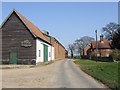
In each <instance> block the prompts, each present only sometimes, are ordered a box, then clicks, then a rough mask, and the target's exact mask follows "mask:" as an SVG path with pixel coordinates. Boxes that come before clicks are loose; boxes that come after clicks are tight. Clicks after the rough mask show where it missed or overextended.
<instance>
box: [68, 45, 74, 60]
mask: <svg viewBox="0 0 120 90" xmlns="http://www.w3.org/2000/svg"><path fill="white" fill-rule="evenodd" d="M68 50H69V51H70V54H71V58H73V56H74V55H73V53H74V50H75V46H74V44H69V45H68Z"/></svg>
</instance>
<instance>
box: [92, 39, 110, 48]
mask: <svg viewBox="0 0 120 90" xmlns="http://www.w3.org/2000/svg"><path fill="white" fill-rule="evenodd" d="M97 43H98V48H99V49H110V48H111V46H110V44H111V42H110V41H105V40H104V41H103V42H100V41H98V42H97ZM91 45H92V48H96V41H92V42H91Z"/></svg>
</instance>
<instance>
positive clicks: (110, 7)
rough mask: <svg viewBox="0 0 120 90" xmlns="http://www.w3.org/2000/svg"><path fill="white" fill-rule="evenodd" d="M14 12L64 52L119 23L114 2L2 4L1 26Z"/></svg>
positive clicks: (116, 4)
mask: <svg viewBox="0 0 120 90" xmlns="http://www.w3.org/2000/svg"><path fill="white" fill-rule="evenodd" d="M13 9H16V10H17V11H18V12H19V13H21V14H22V15H24V16H25V17H26V18H27V19H29V20H30V21H31V22H32V23H33V24H35V25H36V26H37V27H38V28H40V30H46V31H48V32H49V33H50V35H52V36H53V37H55V38H56V39H57V40H58V41H59V42H61V43H62V44H63V46H65V48H66V49H67V47H68V44H72V43H74V41H75V40H76V39H79V38H80V37H83V36H91V37H93V38H95V30H96V29H97V30H98V38H99V35H100V34H102V32H101V30H102V27H105V25H106V24H108V23H110V22H115V23H118V3H117V2H2V22H3V20H5V18H6V17H7V16H8V14H9V13H10V12H11V11H12V10H13Z"/></svg>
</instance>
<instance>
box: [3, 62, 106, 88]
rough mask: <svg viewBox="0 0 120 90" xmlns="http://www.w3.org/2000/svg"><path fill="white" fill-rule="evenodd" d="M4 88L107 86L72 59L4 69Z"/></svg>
mask: <svg viewBox="0 0 120 90" xmlns="http://www.w3.org/2000/svg"><path fill="white" fill-rule="evenodd" d="M2 88H106V86H104V85H103V84H102V83H99V82H97V81H96V80H94V79H93V78H92V77H90V76H89V75H87V74H85V73H84V72H82V71H81V70H80V69H79V67H78V66H77V65H75V64H74V63H73V61H72V60H59V61H56V62H54V63H51V64H48V65H43V66H41V65H40V66H39V65H37V66H36V67H32V68H20V69H19V68H16V69H3V70H2Z"/></svg>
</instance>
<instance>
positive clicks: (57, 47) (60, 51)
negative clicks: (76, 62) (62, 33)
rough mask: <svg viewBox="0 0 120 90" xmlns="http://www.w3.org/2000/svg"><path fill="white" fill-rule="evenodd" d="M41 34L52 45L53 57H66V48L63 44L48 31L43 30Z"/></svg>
mask: <svg viewBox="0 0 120 90" xmlns="http://www.w3.org/2000/svg"><path fill="white" fill-rule="evenodd" d="M42 33H43V35H44V36H45V37H46V38H47V40H48V41H49V43H51V44H52V46H53V47H54V52H55V53H54V58H55V59H64V58H65V57H66V52H67V51H66V50H65V48H64V46H63V45H62V44H61V43H60V42H59V41H58V40H57V39H56V38H54V37H52V36H50V35H49V32H47V31H45V30H43V31H42Z"/></svg>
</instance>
